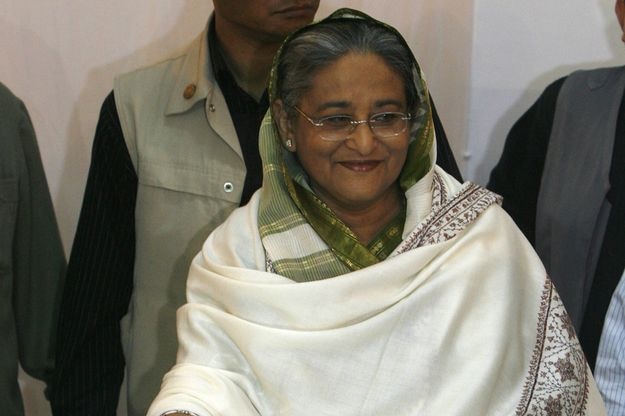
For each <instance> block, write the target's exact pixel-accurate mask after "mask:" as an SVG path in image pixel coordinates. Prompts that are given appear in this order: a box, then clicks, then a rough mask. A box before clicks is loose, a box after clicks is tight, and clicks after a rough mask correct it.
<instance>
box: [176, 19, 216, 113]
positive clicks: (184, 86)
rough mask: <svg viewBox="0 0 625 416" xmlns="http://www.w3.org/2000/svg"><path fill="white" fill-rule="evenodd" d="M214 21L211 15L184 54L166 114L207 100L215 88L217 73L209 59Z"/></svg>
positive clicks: (182, 110) (179, 111)
mask: <svg viewBox="0 0 625 416" xmlns="http://www.w3.org/2000/svg"><path fill="white" fill-rule="evenodd" d="M213 22H214V16H211V18H210V19H209V21H208V23H207V25H206V27H205V28H204V30H203V31H202V33H200V35H199V36H198V37H196V38H195V40H194V41H193V42H192V43H191V44H190V45H189V47H188V48H187V50H186V51H185V52H184V54H183V55H182V57H181V59H183V62H182V65H181V67H180V70H179V72H178V75H177V77H176V81H175V84H174V89H173V90H172V93H171V95H170V97H169V101H168V102H167V108H166V110H165V114H166V115H173V114H180V113H184V112H186V111H188V110H189V109H190V108H191V107H193V106H194V105H195V104H196V103H197V102H198V101H202V100H205V99H206V98H207V97H208V96H209V95H210V94H211V93H212V91H213V89H214V88H215V84H216V81H215V74H214V71H213V68H212V66H211V64H210V60H209V59H208V57H209V56H210V53H209V50H208V48H209V42H208V34H209V33H210V30H209V29H210V27H211V26H212V25H213V24H214V23H213Z"/></svg>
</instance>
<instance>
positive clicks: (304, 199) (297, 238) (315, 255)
mask: <svg viewBox="0 0 625 416" xmlns="http://www.w3.org/2000/svg"><path fill="white" fill-rule="evenodd" d="M339 19H340V20H364V21H367V22H369V23H371V24H374V25H378V26H379V27H381V28H383V29H385V30H388V31H389V32H391V33H392V34H394V35H395V36H396V37H397V38H398V40H399V41H400V42H401V43H402V45H403V46H404V47H405V48H406V50H407V51H408V52H409V53H410V48H409V46H408V44H407V43H406V41H405V40H404V38H403V37H402V36H401V35H400V34H399V32H398V31H397V30H395V29H394V28H392V27H391V26H389V25H386V24H384V23H382V22H379V21H377V20H375V19H373V18H371V17H370V16H368V15H366V14H364V13H362V12H359V11H356V10H352V9H339V10H337V11H336V12H334V13H332V14H331V15H330V16H328V17H327V18H325V19H323V20H321V21H319V22H317V23H313V24H311V25H309V26H306V27H304V28H302V29H299V30H297V31H295V32H294V33H292V34H291V35H290V36H289V37H287V39H286V40H285V41H284V43H283V45H282V47H281V48H280V49H279V51H278V53H277V55H276V58H275V59H274V65H273V68H272V71H271V78H270V83H269V97H270V102H271V103H273V102H274V101H275V99H276V98H277V97H276V82H277V78H276V77H277V72H278V71H277V62H279V59H280V56H281V54H282V53H283V51H284V49H285V45H287V44H288V43H289V42H290V41H291V40H293V39H294V38H296V37H297V36H298V35H299V34H301V33H302V32H303V31H309V30H311V29H313V30H314V27H315V26H316V25H319V24H322V23H323V24H325V23H327V22H331V21H333V20H339ZM410 56H411V57H412V60H413V71H412V72H413V81H414V85H415V88H416V92H417V108H416V109H415V111H414V112H415V114H414V115H413V121H412V128H411V133H410V141H409V146H408V152H407V158H406V162H405V164H404V166H403V168H402V171H401V173H400V176H399V185H400V187H401V189H402V190H403V191H404V192H406V191H407V190H408V189H409V188H410V187H412V186H413V185H414V184H415V183H417V181H419V179H421V178H422V177H423V176H424V175H425V174H426V173H427V172H428V171H429V170H430V169H431V168H432V160H431V150H432V146H433V145H434V124H433V121H432V110H431V107H430V101H429V94H428V90H427V86H426V83H425V80H424V79H423V74H422V72H421V69H420V67H419V65H418V63H417V61H416V59H414V56H413V55H412V53H410ZM259 145H260V153H261V157H262V159H263V174H264V178H263V187H262V190H261V201H260V207H259V214H258V215H259V216H258V223H259V232H260V236H261V239H262V242H263V246H264V248H265V252H266V257H267V261H268V267H269V268H270V269H272V270H273V271H275V272H276V273H279V274H281V275H283V276H287V277H289V278H291V279H293V280H295V281H312V280H320V279H325V278H329V277H335V276H338V275H341V274H344V273H348V272H350V271H353V270H358V269H360V268H363V267H366V266H369V265H372V264H375V263H377V262H379V261H382V260H384V259H385V258H386V257H387V256H388V255H389V254H390V253H391V252H392V250H393V249H394V248H395V247H396V246H397V245H398V243H399V242H400V241H401V234H402V229H403V222H404V220H405V209H404V210H402V214H401V215H400V216H399V217H398V218H396V220H395V221H392V222H391V224H389V225H388V226H387V227H386V228H385V229H384V230H382V231H381V233H380V234H379V235H378V236H377V237H376V238H374V240H373V241H372V242H371V243H370V244H369V245H367V246H364V245H362V244H361V243H360V242H358V240H357V239H356V236H355V235H354V233H353V232H352V231H351V230H350V229H349V227H347V226H346V225H345V224H344V223H343V222H342V221H341V220H340V219H339V218H338V217H337V216H336V215H335V214H334V213H333V212H332V211H331V210H330V209H329V208H328V207H327V206H326V205H325V203H324V202H323V201H322V200H321V199H319V198H318V197H317V196H316V195H315V193H314V192H313V191H312V189H311V188H310V185H309V183H308V175H307V174H306V172H305V171H304V169H303V168H302V166H301V165H300V164H299V162H298V161H297V158H296V157H294V155H293V154H292V153H291V152H289V151H287V150H286V149H285V148H284V147H283V145H282V143H281V140H280V135H279V133H278V128H277V126H276V125H275V122H274V119H273V117H272V115H271V114H270V112H268V113H267V115H266V116H265V118H264V120H263V123H262V125H261V129H260V144H259Z"/></svg>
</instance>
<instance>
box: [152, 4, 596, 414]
mask: <svg viewBox="0 0 625 416" xmlns="http://www.w3.org/2000/svg"><path fill="white" fill-rule="evenodd" d="M270 91H271V93H272V96H271V102H272V114H271V115H269V116H268V117H267V118H266V120H265V122H264V123H263V126H262V127H261V139H260V147H261V154H262V157H263V163H264V174H265V182H264V183H263V187H262V189H261V190H260V191H259V192H258V193H257V194H256V195H255V196H254V197H253V199H252V201H251V202H250V204H248V205H247V206H246V207H243V208H241V209H239V210H237V211H236V212H235V213H233V215H232V216H231V217H230V218H229V219H228V220H227V221H226V222H225V223H224V224H223V225H222V226H221V227H220V228H219V229H218V230H216V231H215V232H214V233H213V234H212V235H211V236H210V237H209V238H208V240H207V241H206V243H205V245H204V248H203V251H202V252H201V253H200V254H199V255H198V256H197V257H196V258H195V260H194V262H193V264H192V266H191V271H190V274H189V280H188V284H187V296H188V302H189V303H188V304H187V305H185V306H183V307H182V308H181V309H180V311H179V314H178V332H179V338H180V349H179V353H178V364H177V365H176V366H175V367H174V368H173V369H172V370H171V371H170V372H169V373H168V374H167V375H166V376H165V378H164V380H163V385H162V389H161V392H160V394H159V396H158V397H157V399H156V400H155V402H154V403H153V405H152V407H151V410H150V412H149V414H150V415H159V414H175V412H176V411H177V412H178V414H197V415H237V416H239V415H259V414H260V415H356V414H358V415H413V414H418V415H493V414H501V415H510V414H549V415H551V414H558V415H559V414H567V415H574V414H575V415H581V414H593V415H600V414H604V410H603V405H602V403H601V399H600V397H599V395H598V392H597V389H596V386H595V384H594V381H593V379H592V376H591V374H590V372H589V370H588V368H587V365H586V362H585V360H584V356H583V354H582V352H581V350H580V348H579V345H578V343H577V340H576V338H575V334H574V331H572V329H571V326H570V321H569V319H568V317H567V315H566V313H565V311H564V308H563V307H562V304H561V302H560V301H559V298H558V297H557V294H556V293H555V291H554V290H553V287H552V285H551V283H550V281H549V280H548V279H547V278H546V275H545V271H544V269H543V268H542V266H541V264H540V260H539V259H538V258H537V257H536V255H535V253H534V252H533V251H532V249H531V248H530V246H529V245H528V243H527V241H526V240H525V239H524V238H523V237H522V235H521V233H520V232H519V231H518V230H517V229H516V227H515V226H514V225H513V223H512V221H511V220H510V218H509V217H508V216H507V215H506V214H504V213H503V211H502V210H501V208H500V207H499V206H498V205H497V204H496V203H497V202H498V197H497V196H496V195H494V194H492V193H490V192H488V191H486V190H484V189H482V188H479V187H477V186H475V185H472V184H465V185H460V184H459V183H458V182H456V181H455V180H454V179H452V178H451V177H450V176H449V175H448V174H446V173H445V172H444V171H442V170H440V169H439V168H437V167H436V166H435V160H434V159H435V156H434V155H435V152H434V148H435V137H434V133H433V128H432V117H431V108H430V106H429V104H428V99H427V97H428V92H427V88H426V85H425V82H424V80H423V78H422V75H421V72H420V69H419V67H418V64H417V63H416V61H415V59H414V57H413V56H412V54H411V52H410V49H409V48H408V46H407V45H406V43H405V41H404V40H403V39H402V38H401V36H400V35H399V34H398V33H397V32H396V31H395V30H393V29H392V28H390V27H388V26H386V25H384V24H382V23H380V22H377V21H375V20H373V19H371V18H370V17H368V16H366V15H363V14H361V13H359V12H356V11H353V10H348V9H342V10H339V11H337V12H335V13H334V14H332V15H331V16H330V17H328V18H327V19H325V20H323V21H321V22H319V23H317V24H314V25H311V26H309V27H307V28H304V29H302V30H299V31H297V32H295V33H294V34H293V35H291V36H290V37H289V38H288V39H287V40H286V41H285V44H284V45H283V47H282V49H281V50H280V51H279V52H278V55H277V57H276V62H275V65H274V70H273V71H272V79H271V85H270ZM177 409H178V410H177ZM169 412H172V413H169Z"/></svg>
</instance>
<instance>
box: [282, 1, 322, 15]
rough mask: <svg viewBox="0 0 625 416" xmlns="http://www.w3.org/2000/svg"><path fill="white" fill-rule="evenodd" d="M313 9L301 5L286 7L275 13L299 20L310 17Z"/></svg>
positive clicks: (313, 11)
mask: <svg viewBox="0 0 625 416" xmlns="http://www.w3.org/2000/svg"><path fill="white" fill-rule="evenodd" d="M315 11H316V10H315V8H314V7H313V6H312V5H310V4H303V5H295V6H291V7H287V8H284V9H281V10H278V11H277V12H276V13H277V14H280V15H283V16H287V17H291V18H300V17H311V16H314V14H315Z"/></svg>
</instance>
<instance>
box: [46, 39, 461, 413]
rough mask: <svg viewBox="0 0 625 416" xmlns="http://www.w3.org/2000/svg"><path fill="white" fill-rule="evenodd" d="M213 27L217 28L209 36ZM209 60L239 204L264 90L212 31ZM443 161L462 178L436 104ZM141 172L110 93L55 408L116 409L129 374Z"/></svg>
mask: <svg viewBox="0 0 625 416" xmlns="http://www.w3.org/2000/svg"><path fill="white" fill-rule="evenodd" d="M211 33H212V35H211ZM209 44H210V45H211V47H210V50H211V60H212V61H211V62H212V65H213V71H214V73H215V74H216V79H217V82H218V83H219V87H220V88H221V90H222V92H223V94H224V96H225V98H226V102H227V104H228V109H229V110H230V113H231V116H232V119H233V122H234V125H235V129H236V131H237V135H238V137H239V143H240V145H241V150H242V153H243V159H244V162H245V165H246V168H247V175H246V178H245V184H244V189H243V194H242V197H241V204H244V203H246V202H247V201H248V200H249V199H250V197H251V196H252V194H253V193H254V191H256V190H257V189H258V188H259V187H260V185H261V182H262V165H261V159H260V154H259V151H258V130H259V127H260V123H261V121H262V117H263V116H264V114H265V112H266V110H267V108H268V99H267V94H266V93H265V94H264V95H263V98H262V99H261V102H260V103H258V102H256V101H255V100H254V99H253V98H252V97H251V96H249V95H248V94H247V93H246V92H245V91H243V90H242V89H241V88H240V87H239V86H238V85H237V84H236V82H235V81H234V78H233V76H232V74H231V73H230V72H229V70H228V68H227V66H226V64H225V60H224V59H223V57H222V56H221V55H220V54H219V53H218V52H216V51H219V48H218V46H217V42H216V39H215V37H214V32H209ZM434 121H435V127H436V134H437V140H438V149H437V150H438V159H437V160H438V164H439V165H440V166H442V167H443V168H444V169H445V170H446V171H447V172H449V173H451V174H452V175H454V176H455V177H456V178H458V179H459V180H461V176H460V171H459V170H458V166H457V164H456V161H455V159H454V157H453V154H452V152H451V148H450V147H449V144H448V142H447V138H446V136H445V132H444V131H443V129H442V125H441V123H440V119H439V118H438V114H436V110H435V109H434ZM136 194H137V174H136V172H135V169H134V166H133V164H132V160H131V159H130V155H129V152H128V148H127V147H126V143H125V140H124V135H123V132H122V129H121V125H120V121H119V116H118V113H117V109H116V107H115V100H114V96H113V92H111V93H110V94H109V95H108V96H107V97H106V99H105V100H104V103H103V105H102V109H101V112H100V118H99V121H98V126H97V128H96V134H95V138H94V142H93V149H92V155H91V166H90V168H89V176H88V179H87V185H86V189H85V195H84V199H83V206H82V209H81V212H80V218H79V221H78V228H77V231H76V235H75V238H74V243H73V246H72V252H71V255H70V260H69V266H68V273H67V280H66V289H65V293H64V297H63V302H62V305H61V317H60V324H59V336H58V342H57V372H56V374H55V378H54V383H53V385H52V386H51V387H50V388H49V389H48V392H47V394H48V397H49V399H50V402H51V404H52V409H53V412H54V414H55V415H57V416H58V415H63V416H67V415H81V416H83V415H113V414H115V410H116V408H117V402H118V399H119V389H120V386H121V383H122V380H123V377H124V367H125V361H124V356H123V352H122V345H121V338H120V320H121V318H122V317H123V316H124V315H125V314H126V312H127V310H128V304H129V301H130V297H131V294H132V290H133V270H134V260H135V232H134V222H135V218H134V212H135V203H136Z"/></svg>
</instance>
